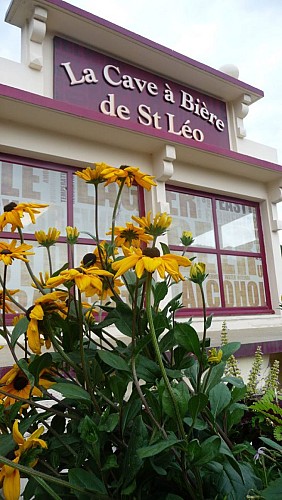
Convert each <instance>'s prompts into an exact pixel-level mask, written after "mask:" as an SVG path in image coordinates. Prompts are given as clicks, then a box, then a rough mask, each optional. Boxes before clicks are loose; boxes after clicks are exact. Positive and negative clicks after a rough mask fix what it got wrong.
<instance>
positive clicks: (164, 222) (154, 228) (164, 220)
mask: <svg viewBox="0 0 282 500" xmlns="http://www.w3.org/2000/svg"><path fill="white" fill-rule="evenodd" d="M151 214H152V212H151V210H150V211H149V212H148V214H147V215H146V216H145V217H136V216H135V215H132V219H133V220H134V221H135V222H137V224H139V226H140V227H142V228H143V229H144V231H145V233H147V234H151V235H152V236H154V238H156V237H157V236H161V235H162V234H164V233H165V232H166V230H167V229H168V227H169V226H170V225H171V222H172V217H171V216H170V215H167V213H166V212H164V213H160V212H158V213H157V214H156V215H155V217H154V220H153V221H151Z"/></svg>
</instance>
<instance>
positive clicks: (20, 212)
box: [0, 202, 48, 231]
mask: <svg viewBox="0 0 282 500" xmlns="http://www.w3.org/2000/svg"><path fill="white" fill-rule="evenodd" d="M46 207H48V205H46V204H43V203H18V204H17V203H14V202H11V203H9V204H8V205H6V206H5V207H4V213H3V214H2V215H0V231H3V229H4V227H5V226H6V225H7V224H11V231H15V229H16V228H19V227H20V228H22V227H23V224H22V221H21V219H22V218H23V216H24V214H25V213H26V214H28V215H29V216H30V219H31V222H32V223H33V224H35V217H34V215H37V214H39V213H40V209H42V208H46Z"/></svg>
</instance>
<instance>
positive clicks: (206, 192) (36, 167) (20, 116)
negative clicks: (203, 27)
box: [0, 0, 282, 366]
mask: <svg viewBox="0 0 282 500" xmlns="http://www.w3.org/2000/svg"><path fill="white" fill-rule="evenodd" d="M6 22H8V23H10V24H12V25H15V26H17V27H18V28H19V29H20V30H21V35H22V38H21V47H22V55H21V62H20V63H17V62H14V61H10V60H7V59H0V75H1V76H0V101H1V102H0V137H1V141H0V168H1V171H0V173H1V203H2V210H3V206H5V205H6V204H7V203H9V202H10V201H15V202H34V203H48V204H49V208H48V209H47V208H46V210H44V211H43V213H42V215H41V216H40V217H39V218H38V219H37V221H36V225H35V226H33V225H28V224H27V225H26V226H25V234H26V238H27V240H28V242H31V243H32V242H33V241H34V236H33V232H34V230H35V229H37V230H38V229H44V230H47V229H48V227H50V226H56V227H57V228H58V229H59V230H60V231H61V237H60V239H59V241H58V243H57V245H56V247H54V255H53V257H54V259H55V265H56V267H57V268H59V267H60V266H61V265H62V264H63V263H64V259H65V251H66V237H65V227H66V226H67V225H76V226H77V227H79V229H80V231H81V232H82V233H81V238H80V240H79V245H78V246H77V248H76V254H75V259H76V261H77V262H79V260H80V258H81V256H82V255H83V254H84V253H86V251H92V248H93V240H92V239H91V238H90V237H89V236H88V235H89V233H93V192H92V191H91V187H92V186H88V185H86V184H85V183H83V181H81V182H80V179H79V178H77V177H76V176H74V172H75V171H76V170H77V169H78V168H85V167H86V166H89V165H91V163H94V162H105V163H107V164H109V165H112V166H119V165H135V166H138V167H140V169H141V170H142V171H144V172H146V173H148V174H150V175H154V176H155V178H156V180H157V183H158V185H157V188H156V189H155V190H152V191H150V192H149V193H147V192H145V193H143V192H142V190H141V189H137V188H136V189H135V191H133V192H132V193H131V194H130V195H129V194H128V195H126V194H125V195H124V199H123V200H122V208H121V211H120V215H119V221H120V222H121V223H123V222H126V221H129V220H130V218H131V215H132V214H135V215H138V214H144V213H145V212H148V210H152V213H153V214H154V213H156V212H159V211H161V212H163V211H165V212H167V213H169V214H170V215H171V216H172V217H173V224H172V227H171V230H170V231H169V233H168V239H167V240H166V243H167V244H168V245H169V246H170V248H171V249H172V250H173V251H174V252H180V253H181V252H182V247H181V244H180V243H179V237H180V236H181V234H182V231H183V230H187V231H192V233H193V236H194V238H195V241H194V243H193V246H192V247H191V248H190V251H189V256H190V255H193V256H196V257H197V259H198V260H199V261H204V262H206V265H207V272H208V273H209V276H208V278H207V280H206V283H205V291H206V298H207V307H208V311H209V312H213V313H214V319H213V322H212V327H211V330H210V332H211V334H210V336H211V342H212V345H218V344H219V343H220V331H221V328H222V322H223V321H226V323H227V327H228V330H229V340H231V341H233V340H234V341H235V340H236V341H237V340H239V341H241V342H242V347H241V350H240V351H239V356H240V357H241V358H242V360H244V359H245V358H246V359H247V358H249V357H250V356H252V355H253V354H254V352H255V350H256V347H257V345H261V346H262V351H263V353H264V360H265V366H267V364H268V361H269V357H270V356H275V357H278V358H279V356H280V352H282V317H281V312H280V309H279V301H280V296H281V293H282V283H281V276H282V272H281V271H282V269H281V265H282V264H281V255H280V244H279V237H278V231H279V230H280V229H281V228H282V225H281V222H280V221H279V220H278V217H277V203H279V202H280V201H281V200H282V191H281V186H282V166H281V165H278V164H277V156H276V152H275V150H273V149H272V148H269V147H267V146H264V145H261V144H257V143H254V142H252V141H249V140H248V139H247V138H246V131H245V128H244V118H245V116H246V115H247V113H248V111H249V107H250V106H251V105H253V104H254V105H255V102H256V101H257V100H259V99H261V98H262V97H263V92H262V91H261V90H259V89H257V88H254V87H252V86H250V85H248V84H246V83H244V82H242V81H240V80H239V79H238V75H237V74H236V68H235V69H234V67H232V66H230V67H229V66H226V67H225V68H224V71H225V72H222V71H218V70H215V69H213V68H210V67H208V66H206V65H204V64H201V63H199V62H196V61H194V60H192V59H189V58H188V57H185V56H183V55H181V54H178V53H175V52H174V51H172V50H169V49H167V48H165V47H162V46H160V45H158V44H156V43H154V42H152V41H150V40H147V39H145V38H143V37H141V36H139V35H136V34H134V33H132V32H129V31H127V30H125V29H123V28H120V27H118V26H116V25H113V24H112V23H110V22H108V21H105V20H103V19H100V18H98V17H96V16H94V15H92V14H89V13H86V12H84V11H82V10H80V9H78V8H76V7H74V6H71V5H69V4H67V3H65V2H63V1H61V0H36V1H35V0H25V1H22V0H13V1H12V2H11V4H10V7H9V9H8V12H7V14H6ZM270 126H271V125H270ZM114 196H115V192H114V191H113V188H112V187H111V186H108V188H107V189H105V192H104V193H103V195H102V198H103V199H101V200H100V202H99V203H100V208H101V214H102V215H101V219H102V221H103V222H102V224H101V231H102V235H101V236H102V237H104V236H106V232H107V231H108V229H109V227H110V215H109V214H110V208H111V207H112V203H113V199H114ZM10 236H11V235H10V233H8V232H3V233H2V234H1V238H4V239H9V238H10ZM35 247H36V245H35ZM41 250H42V249H40V248H39V249H38V248H37V247H36V248H35V257H34V258H32V265H33V266H34V270H35V274H39V272H42V271H43V269H44V266H45V265H46V261H45V260H44V259H45V256H44V254H43V253H42V252H41ZM29 281H30V280H29V277H28V275H27V274H26V273H25V271H24V270H23V268H22V266H20V265H17V264H16V263H15V264H13V268H12V272H10V273H9V276H8V286H9V288H12V289H20V291H19V292H18V293H17V295H16V297H17V299H18V300H19V301H20V302H21V303H22V304H23V305H24V306H26V307H29V306H30V305H32V303H33V300H34V297H33V295H32V290H31V291H30V283H29ZM173 290H174V292H173V293H179V292H180V291H181V292H182V293H183V306H184V307H183V309H182V311H181V315H180V318H181V319H184V320H185V319H186V318H189V317H191V316H193V317H194V323H195V324H196V328H197V329H198V330H199V331H201V327H202V324H201V322H202V320H201V300H200V297H199V295H198V293H197V290H196V288H194V285H193V284H192V283H191V282H189V281H185V282H184V283H181V284H178V285H177V286H176V287H175V288H174V289H173ZM5 351H6V350H5V349H3V350H2V351H1V354H0V355H1V358H0V359H1V363H2V364H9V363H10V362H11V360H10V359H9V357H8V356H7V352H5Z"/></svg>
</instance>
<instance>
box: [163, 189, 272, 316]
mask: <svg viewBox="0 0 282 500" xmlns="http://www.w3.org/2000/svg"><path fill="white" fill-rule="evenodd" d="M166 191H171V192H176V193H183V194H188V195H193V196H199V197H204V198H208V199H210V200H211V205H212V219H213V224H214V236H215V248H210V247H203V246H201V247H198V246H196V245H191V246H190V247H189V254H191V253H192V255H193V252H194V253H197V254H201V253H202V254H212V255H215V257H216V260H217V267H218V280H219V293H220V299H221V306H219V307H208V308H207V312H208V313H209V314H211V313H213V314H214V315H217V316H225V315H241V314H242V315H247V314H248V315H251V314H270V313H271V314H273V313H274V311H273V309H272V306H271V296H270V288H269V282H268V274H267V265H266V254H265V246H264V239H263V229H262V222H261V215H260V207H259V203H257V202H252V201H250V200H245V199H240V198H235V197H231V196H229V197H227V196H223V195H218V194H214V193H208V192H202V191H196V190H192V189H188V188H183V187H179V186H173V185H166ZM217 201H224V202H230V203H239V204H241V205H245V206H250V207H252V208H254V209H255V213H256V219H257V226H258V241H259V245H260V251H259V252H247V251H238V250H225V249H222V248H220V243H219V227H218V221H217V215H216V202H217ZM187 223H188V225H189V221H187ZM183 229H184V230H185V229H186V228H183ZM169 248H170V250H171V251H177V252H182V250H183V246H181V245H180V244H178V245H177V244H171V243H170V244H169ZM224 255H227V256H229V255H230V256H240V257H253V258H259V259H261V262H262V277H263V284H264V294H265V305H263V306H258V307H254V306H250V307H247V306H244V307H227V306H226V305H225V297H224V285H223V271H222V263H221V257H222V256H224ZM178 314H179V316H187V315H191V314H193V315H195V316H198V315H201V314H202V309H201V308H187V307H184V308H182V309H180V311H179V312H178Z"/></svg>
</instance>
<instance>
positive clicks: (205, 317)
mask: <svg viewBox="0 0 282 500" xmlns="http://www.w3.org/2000/svg"><path fill="white" fill-rule="evenodd" d="M199 287H200V292H201V297H202V304H203V320H204V331H203V339H202V349H201V354H200V359H199V372H198V379H197V393H199V392H200V387H201V379H202V374H203V364H204V354H205V348H206V347H205V345H206V338H207V310H206V301H205V294H204V290H203V285H202V283H199Z"/></svg>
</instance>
